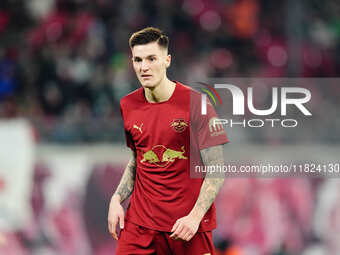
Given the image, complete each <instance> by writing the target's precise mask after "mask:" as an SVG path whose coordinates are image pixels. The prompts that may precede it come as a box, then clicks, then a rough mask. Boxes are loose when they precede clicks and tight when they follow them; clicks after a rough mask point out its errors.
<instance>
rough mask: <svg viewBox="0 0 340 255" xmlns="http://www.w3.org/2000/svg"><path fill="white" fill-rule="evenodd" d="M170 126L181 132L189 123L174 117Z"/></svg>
mask: <svg viewBox="0 0 340 255" xmlns="http://www.w3.org/2000/svg"><path fill="white" fill-rule="evenodd" d="M170 126H171V127H173V129H174V130H175V131H176V132H179V133H180V132H183V131H184V130H185V129H186V128H187V127H188V126H189V125H188V123H187V122H186V121H185V120H184V119H174V120H173V121H172V122H171V124H170Z"/></svg>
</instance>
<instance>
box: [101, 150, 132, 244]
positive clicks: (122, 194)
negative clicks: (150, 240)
mask: <svg viewBox="0 0 340 255" xmlns="http://www.w3.org/2000/svg"><path fill="white" fill-rule="evenodd" d="M136 165H137V164H136V152H134V151H132V157H131V159H130V160H129V163H128V164H127V166H126V168H125V171H124V173H123V176H122V179H121V180H120V183H119V185H118V188H117V189H116V191H115V193H114V194H113V196H112V198H111V201H110V205H109V213H108V228H109V231H110V233H111V235H112V236H113V238H114V239H116V240H118V236H117V232H116V226H117V223H118V221H119V225H120V228H121V229H123V228H124V209H123V207H122V206H121V203H123V202H124V201H125V200H126V199H127V198H128V197H129V196H130V195H131V193H132V191H133V187H134V183H135V179H136Z"/></svg>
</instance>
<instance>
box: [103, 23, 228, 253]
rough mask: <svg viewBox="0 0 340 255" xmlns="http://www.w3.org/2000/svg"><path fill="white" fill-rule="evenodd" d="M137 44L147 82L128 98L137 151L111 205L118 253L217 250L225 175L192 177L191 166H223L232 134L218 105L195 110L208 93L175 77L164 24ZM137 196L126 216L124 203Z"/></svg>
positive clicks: (139, 35) (126, 112) (143, 33)
mask: <svg viewBox="0 0 340 255" xmlns="http://www.w3.org/2000/svg"><path fill="white" fill-rule="evenodd" d="M129 44H130V48H131V51H132V62H133V68H134V70H135V72H136V75H137V78H138V80H139V82H140V83H141V85H142V87H141V88H140V89H137V90H136V91H134V92H132V93H130V94H128V95H127V96H125V97H124V98H123V99H122V100H121V102H120V107H121V113H122V118H123V121H124V129H125V134H126V141H127V146H128V147H130V149H131V151H132V156H131V159H130V161H129V163H128V165H127V167H126V169H125V171H124V173H123V176H122V179H121V181H120V184H119V185H118V188H117V189H116V191H115V193H114V194H113V196H112V198H111V202H110V205H109V213H108V228H109V231H110V233H111V234H112V236H113V237H114V238H115V239H116V240H118V247H117V253H116V254H119V255H126V254H160V255H166V254H178V255H182V254H200V255H203V254H206V255H208V254H214V246H213V241H212V230H213V229H214V228H215V227H216V215H215V205H214V203H213V202H214V200H215V198H216V195H217V193H218V192H219V189H220V188H221V186H222V184H223V181H224V180H223V178H210V177H209V176H208V175H207V176H205V177H204V178H190V165H194V164H197V165H199V164H201V165H202V164H204V165H222V164H223V151H222V144H224V143H227V142H228V138H227V136H226V134H225V132H224V130H223V128H222V130H221V129H218V128H217V127H216V126H215V125H213V122H212V121H213V118H215V117H216V115H215V111H214V109H213V108H212V106H211V105H210V104H208V112H207V115H201V112H200V108H199V109H190V102H192V101H193V100H194V101H195V100H198V101H199V100H200V98H201V97H200V94H199V93H198V92H196V91H194V90H193V89H191V88H190V87H187V86H185V85H183V84H181V83H180V82H177V81H171V80H169V79H168V78H167V74H166V70H167V68H168V67H169V66H170V63H171V55H169V54H168V37H167V36H166V35H165V34H164V33H163V32H162V31H160V30H159V29H157V28H153V27H148V28H145V29H143V30H140V31H138V32H136V33H134V34H133V35H132V36H131V37H130V40H129ZM190 100H191V101H190ZM199 105H200V104H199ZM191 108H192V107H191ZM190 116H192V117H190ZM190 135H191V137H192V138H191V139H190ZM130 195H131V199H130V204H129V207H128V209H127V213H126V215H124V210H123V207H122V206H121V203H122V202H123V201H124V200H126V199H127V198H128V197H129V196H130ZM118 223H119V226H120V228H121V233H120V237H119V239H118V235H117V232H116V226H117V224H118Z"/></svg>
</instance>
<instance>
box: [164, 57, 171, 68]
mask: <svg viewBox="0 0 340 255" xmlns="http://www.w3.org/2000/svg"><path fill="white" fill-rule="evenodd" d="M170 64H171V55H170V54H168V55H167V56H166V59H165V65H166V68H168V67H169V66H170Z"/></svg>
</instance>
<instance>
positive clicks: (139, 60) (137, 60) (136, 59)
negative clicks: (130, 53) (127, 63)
mask: <svg viewBox="0 0 340 255" xmlns="http://www.w3.org/2000/svg"><path fill="white" fill-rule="evenodd" d="M134 61H135V62H141V61H142V59H140V58H135V59H134Z"/></svg>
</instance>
